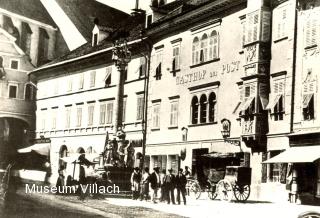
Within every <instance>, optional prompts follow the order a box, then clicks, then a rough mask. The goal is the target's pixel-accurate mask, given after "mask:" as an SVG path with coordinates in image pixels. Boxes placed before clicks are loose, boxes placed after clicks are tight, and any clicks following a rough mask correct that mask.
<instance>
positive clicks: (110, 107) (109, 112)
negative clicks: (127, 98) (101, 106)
mask: <svg viewBox="0 0 320 218" xmlns="http://www.w3.org/2000/svg"><path fill="white" fill-rule="evenodd" d="M112 117H113V102H108V103H107V120H106V123H107V124H110V123H112Z"/></svg>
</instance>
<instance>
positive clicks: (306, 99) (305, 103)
mask: <svg viewBox="0 0 320 218" xmlns="http://www.w3.org/2000/svg"><path fill="white" fill-rule="evenodd" d="M312 97H313V94H305V95H303V102H302V108H307V107H308V106H309V102H310V100H311V98H312Z"/></svg>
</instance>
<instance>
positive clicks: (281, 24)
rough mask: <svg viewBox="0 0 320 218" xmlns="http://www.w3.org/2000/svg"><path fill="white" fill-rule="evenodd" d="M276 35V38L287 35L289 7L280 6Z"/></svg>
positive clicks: (277, 13) (277, 14)
mask: <svg viewBox="0 0 320 218" xmlns="http://www.w3.org/2000/svg"><path fill="white" fill-rule="evenodd" d="M275 17H276V19H275V20H274V21H275V28H276V30H275V32H276V33H275V37H276V39H281V38H284V37H285V36H286V35H287V27H286V25H287V22H288V21H287V9H286V8H280V9H278V10H277V12H276V14H275Z"/></svg>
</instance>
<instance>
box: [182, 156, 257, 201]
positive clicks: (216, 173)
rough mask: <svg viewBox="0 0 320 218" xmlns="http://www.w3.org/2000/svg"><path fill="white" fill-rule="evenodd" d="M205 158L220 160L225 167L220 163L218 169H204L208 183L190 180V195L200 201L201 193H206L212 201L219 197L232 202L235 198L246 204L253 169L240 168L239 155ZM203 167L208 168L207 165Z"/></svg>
mask: <svg viewBox="0 0 320 218" xmlns="http://www.w3.org/2000/svg"><path fill="white" fill-rule="evenodd" d="M204 157H210V158H212V157H213V158H219V159H220V163H221V162H222V163H224V164H225V166H222V165H223V164H222V165H221V164H219V163H218V164H217V165H218V166H219V167H216V168H215V167H214V166H210V168H208V166H207V168H206V167H204V169H203V171H204V173H203V174H204V177H205V178H206V183H203V182H201V181H199V179H194V178H191V179H188V185H187V187H188V190H189V193H190V195H193V196H194V197H195V198H196V199H198V198H200V195H201V192H203V191H204V192H207V193H208V197H209V198H210V199H212V200H214V199H215V198H216V197H218V198H220V200H224V201H231V200H232V199H233V197H234V198H235V200H236V201H240V202H244V201H246V200H247V199H248V198H249V196H250V184H251V168H250V167H245V166H240V161H239V160H238V159H239V158H238V156H237V155H235V154H229V156H226V155H221V156H218V155H216V154H215V155H213V156H209V155H204ZM221 158H222V161H221ZM211 163H212V162H211ZM229 164H230V165H231V166H230V165H229ZM203 165H204V166H206V164H203ZM213 165H214V164H213Z"/></svg>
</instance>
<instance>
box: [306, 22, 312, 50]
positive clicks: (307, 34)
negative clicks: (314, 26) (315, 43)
mask: <svg viewBox="0 0 320 218" xmlns="http://www.w3.org/2000/svg"><path fill="white" fill-rule="evenodd" d="M310 37H311V21H310V20H309V19H308V20H307V23H306V26H305V44H306V45H305V46H306V47H308V46H310V45H311V39H310Z"/></svg>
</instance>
